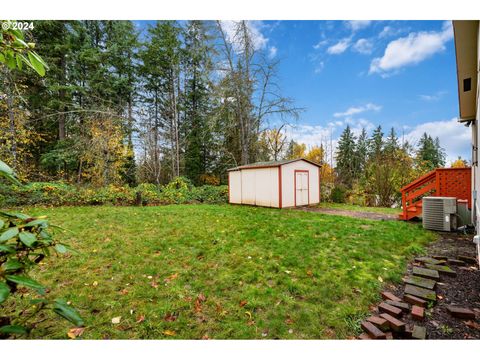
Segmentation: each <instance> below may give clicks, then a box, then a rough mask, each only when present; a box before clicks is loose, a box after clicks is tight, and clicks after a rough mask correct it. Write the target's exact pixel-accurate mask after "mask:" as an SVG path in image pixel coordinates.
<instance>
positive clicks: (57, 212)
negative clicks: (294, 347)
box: [0, 205, 435, 339]
mask: <svg viewBox="0 0 480 360" xmlns="http://www.w3.org/2000/svg"><path fill="white" fill-rule="evenodd" d="M25 212H29V213H31V214H47V215H48V216H49V218H50V219H51V221H52V222H53V223H55V224H58V225H60V226H62V227H64V228H67V229H70V230H71V231H72V232H73V233H68V232H67V233H63V234H61V233H60V234H58V236H59V238H61V239H62V240H64V241H65V242H67V243H69V244H70V245H71V246H73V247H74V248H75V249H76V250H78V251H79V252H80V253H79V254H74V255H69V256H62V257H59V258H56V257H55V258H50V259H49V260H47V261H44V262H43V263H42V265H41V271H40V272H39V273H38V276H37V279H38V280H40V281H42V282H43V283H45V284H50V285H51V292H50V293H49V296H52V297H62V298H66V299H67V300H69V301H71V302H72V304H73V305H74V306H75V307H77V308H78V309H79V311H80V313H81V314H82V316H83V317H84V319H85V322H86V324H87V328H86V330H85V332H84V334H83V336H82V338H86V339H164V338H168V339H201V338H210V339H262V338H268V339H274V338H281V339H325V338H347V337H349V336H352V335H354V334H355V333H356V332H358V321H359V319H361V318H363V316H364V315H365V314H366V313H368V308H369V306H370V305H371V304H372V302H375V301H377V300H378V299H379V293H378V291H379V290H380V289H381V287H382V286H383V285H384V284H385V282H396V281H400V279H401V276H402V274H403V273H404V271H405V265H406V260H407V259H408V258H409V257H411V256H412V255H413V254H414V253H418V252H421V250H422V248H423V245H425V244H427V243H428V242H429V241H432V240H433V239H434V238H435V235H434V234H433V233H430V232H426V231H424V230H423V229H422V228H421V226H419V225H418V224H410V223H407V222H396V221H372V220H358V219H353V218H347V217H340V216H331V215H322V214H318V213H307V212H300V211H295V210H278V209H266V208H255V207H248V206H243V207H242V206H231V205H169V206H161V207H108V206H101V207H100V206H99V207H60V208H46V209H44V208H33V209H32V208H31V209H25ZM9 305H10V306H11V303H10V304H9ZM7 308H8V304H7ZM1 315H2V314H1V312H0V316H1ZM117 317H121V319H120V322H119V324H112V319H113V318H117ZM57 319H58V318H55V317H54V315H50V314H48V317H47V318H46V319H45V321H43V322H41V323H40V324H39V325H38V327H37V328H36V329H35V330H34V331H33V332H32V335H31V337H32V338H66V337H67V331H68V329H69V328H70V327H71V325H69V324H68V323H67V322H66V321H64V320H60V321H58V320H57ZM117 320H118V319H117Z"/></svg>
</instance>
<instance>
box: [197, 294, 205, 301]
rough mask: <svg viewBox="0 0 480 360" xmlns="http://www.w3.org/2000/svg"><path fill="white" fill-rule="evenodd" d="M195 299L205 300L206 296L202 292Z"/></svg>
mask: <svg viewBox="0 0 480 360" xmlns="http://www.w3.org/2000/svg"><path fill="white" fill-rule="evenodd" d="M197 299H198V300H200V301H202V302H203V301H205V300H207V298H206V297H205V295H203V294H200V295H198V297H197Z"/></svg>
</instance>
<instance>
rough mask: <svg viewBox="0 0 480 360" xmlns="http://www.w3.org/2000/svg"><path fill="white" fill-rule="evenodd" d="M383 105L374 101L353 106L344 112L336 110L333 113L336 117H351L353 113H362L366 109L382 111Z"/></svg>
mask: <svg viewBox="0 0 480 360" xmlns="http://www.w3.org/2000/svg"><path fill="white" fill-rule="evenodd" d="M381 109H382V107H381V106H380V105H375V104H372V103H368V104H365V105H363V106H356V107H355V106H352V107H350V108H348V109H347V110H346V111H344V112H336V113H334V114H333V116H334V117H336V118H340V117H350V116H352V115H356V114H360V113H362V112H365V111H380V110H381Z"/></svg>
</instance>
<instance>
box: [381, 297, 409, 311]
mask: <svg viewBox="0 0 480 360" xmlns="http://www.w3.org/2000/svg"><path fill="white" fill-rule="evenodd" d="M385 302H386V303H387V304H388V305H392V306H395V307H397V308H399V309H402V310H403V311H404V312H408V311H409V310H410V305H408V304H407V303H404V302H401V301H392V300H386V301H385Z"/></svg>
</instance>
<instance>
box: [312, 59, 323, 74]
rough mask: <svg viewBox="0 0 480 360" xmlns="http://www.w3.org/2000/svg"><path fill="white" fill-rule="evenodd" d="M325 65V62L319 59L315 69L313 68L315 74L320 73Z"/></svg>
mask: <svg viewBox="0 0 480 360" xmlns="http://www.w3.org/2000/svg"><path fill="white" fill-rule="evenodd" d="M324 67H325V63H324V62H323V61H320V62H318V63H317V64H316V66H315V69H314V70H313V71H314V72H315V74H320V73H321V72H322V70H323V68H324Z"/></svg>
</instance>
